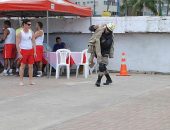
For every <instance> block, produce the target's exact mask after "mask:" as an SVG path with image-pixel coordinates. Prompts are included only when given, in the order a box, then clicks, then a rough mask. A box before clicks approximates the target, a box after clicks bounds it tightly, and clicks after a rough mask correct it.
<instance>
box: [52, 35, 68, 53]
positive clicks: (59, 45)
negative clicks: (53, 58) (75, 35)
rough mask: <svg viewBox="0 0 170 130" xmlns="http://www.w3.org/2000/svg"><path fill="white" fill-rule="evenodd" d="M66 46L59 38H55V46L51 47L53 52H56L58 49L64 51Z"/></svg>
mask: <svg viewBox="0 0 170 130" xmlns="http://www.w3.org/2000/svg"><path fill="white" fill-rule="evenodd" d="M65 48H66V44H65V43H64V42H62V40H61V38H60V37H56V44H55V45H54V47H53V52H56V51H57V50H58V49H65Z"/></svg>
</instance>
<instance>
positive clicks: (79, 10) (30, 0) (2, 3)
mask: <svg viewBox="0 0 170 130" xmlns="http://www.w3.org/2000/svg"><path fill="white" fill-rule="evenodd" d="M46 11H49V16H57V15H60V16H61V15H68V16H70V15H78V16H84V17H88V16H91V15H92V10H91V8H88V7H82V6H78V5H76V4H73V3H71V2H69V1H68V0H0V16H23V17H24V16H27V17H28V16H32V17H33V16H40V17H43V16H44V17H45V16H46Z"/></svg>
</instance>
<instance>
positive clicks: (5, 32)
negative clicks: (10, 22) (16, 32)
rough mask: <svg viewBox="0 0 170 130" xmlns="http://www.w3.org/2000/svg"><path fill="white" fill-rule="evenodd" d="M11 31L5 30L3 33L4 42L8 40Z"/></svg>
mask: <svg viewBox="0 0 170 130" xmlns="http://www.w3.org/2000/svg"><path fill="white" fill-rule="evenodd" d="M9 33H10V32H9V30H8V29H5V30H4V31H3V35H2V37H1V40H2V41H3V40H5V39H6V38H7V36H8V35H9Z"/></svg>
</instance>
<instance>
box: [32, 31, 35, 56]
mask: <svg viewBox="0 0 170 130" xmlns="http://www.w3.org/2000/svg"><path fill="white" fill-rule="evenodd" d="M32 33H33V32H32ZM32 46H33V49H34V56H36V43H35V35H34V33H33V35H32Z"/></svg>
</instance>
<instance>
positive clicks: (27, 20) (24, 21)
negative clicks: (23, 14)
mask: <svg viewBox="0 0 170 130" xmlns="http://www.w3.org/2000/svg"><path fill="white" fill-rule="evenodd" d="M28 22H31V20H29V19H23V20H22V25H24V24H27V23H28Z"/></svg>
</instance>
